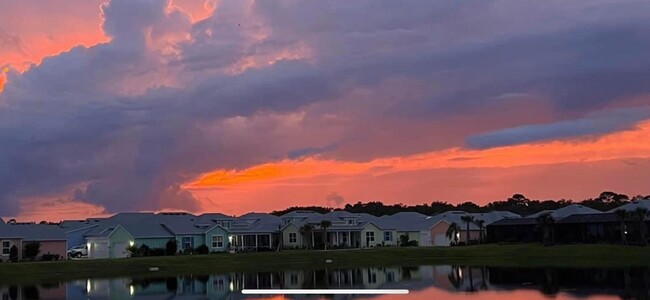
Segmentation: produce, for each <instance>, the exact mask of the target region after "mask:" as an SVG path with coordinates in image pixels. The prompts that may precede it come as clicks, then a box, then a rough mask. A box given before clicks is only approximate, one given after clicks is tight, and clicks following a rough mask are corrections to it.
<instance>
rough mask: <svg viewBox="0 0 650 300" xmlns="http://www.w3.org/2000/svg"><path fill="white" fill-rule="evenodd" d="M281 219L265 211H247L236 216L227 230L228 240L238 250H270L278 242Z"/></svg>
mask: <svg viewBox="0 0 650 300" xmlns="http://www.w3.org/2000/svg"><path fill="white" fill-rule="evenodd" d="M281 227H282V220H281V219H280V218H279V217H277V216H274V215H270V214H265V213H248V214H245V215H242V216H240V217H238V218H236V219H235V220H234V221H233V223H232V224H231V225H230V229H229V230H228V232H229V236H228V242H229V243H230V245H231V247H232V248H233V249H235V250H239V251H251V250H253V251H258V250H271V249H274V248H276V247H277V246H278V245H279V242H280V232H281Z"/></svg>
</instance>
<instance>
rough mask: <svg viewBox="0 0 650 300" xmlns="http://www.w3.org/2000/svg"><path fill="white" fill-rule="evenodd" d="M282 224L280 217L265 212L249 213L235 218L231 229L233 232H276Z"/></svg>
mask: <svg viewBox="0 0 650 300" xmlns="http://www.w3.org/2000/svg"><path fill="white" fill-rule="evenodd" d="M281 224H282V219H281V218H280V217H277V216H274V215H270V214H265V213H247V214H245V215H242V216H240V217H238V218H236V219H235V220H234V222H233V223H232V225H231V226H230V229H229V231H230V232H233V233H275V232H278V230H279V228H280V226H281Z"/></svg>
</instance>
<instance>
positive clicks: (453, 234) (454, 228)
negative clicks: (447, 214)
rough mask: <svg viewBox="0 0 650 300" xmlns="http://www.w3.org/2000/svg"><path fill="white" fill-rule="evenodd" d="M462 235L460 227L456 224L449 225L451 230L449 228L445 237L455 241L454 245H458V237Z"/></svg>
mask: <svg viewBox="0 0 650 300" xmlns="http://www.w3.org/2000/svg"><path fill="white" fill-rule="evenodd" d="M459 234H460V226H458V224H456V222H454V223H451V224H449V228H447V233H446V234H445V236H446V237H447V238H448V239H450V240H453V241H454V244H458V235H459Z"/></svg>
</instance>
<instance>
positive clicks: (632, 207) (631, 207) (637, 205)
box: [608, 199, 650, 212]
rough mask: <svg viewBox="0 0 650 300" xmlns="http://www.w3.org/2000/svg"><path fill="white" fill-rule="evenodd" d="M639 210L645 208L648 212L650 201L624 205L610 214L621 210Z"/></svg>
mask: <svg viewBox="0 0 650 300" xmlns="http://www.w3.org/2000/svg"><path fill="white" fill-rule="evenodd" d="M637 208H645V209H647V210H650V199H643V200H635V201H632V202H630V203H627V204H623V205H621V206H619V207H617V208H614V209H611V210H609V211H608V212H615V211H617V210H619V209H623V210H626V211H634V210H636V209H637Z"/></svg>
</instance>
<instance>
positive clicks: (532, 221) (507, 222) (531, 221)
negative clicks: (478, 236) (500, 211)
mask: <svg viewBox="0 0 650 300" xmlns="http://www.w3.org/2000/svg"><path fill="white" fill-rule="evenodd" d="M536 224H537V219H536V218H518V219H502V220H499V221H496V222H494V223H492V224H490V225H489V226H516V225H536Z"/></svg>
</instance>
